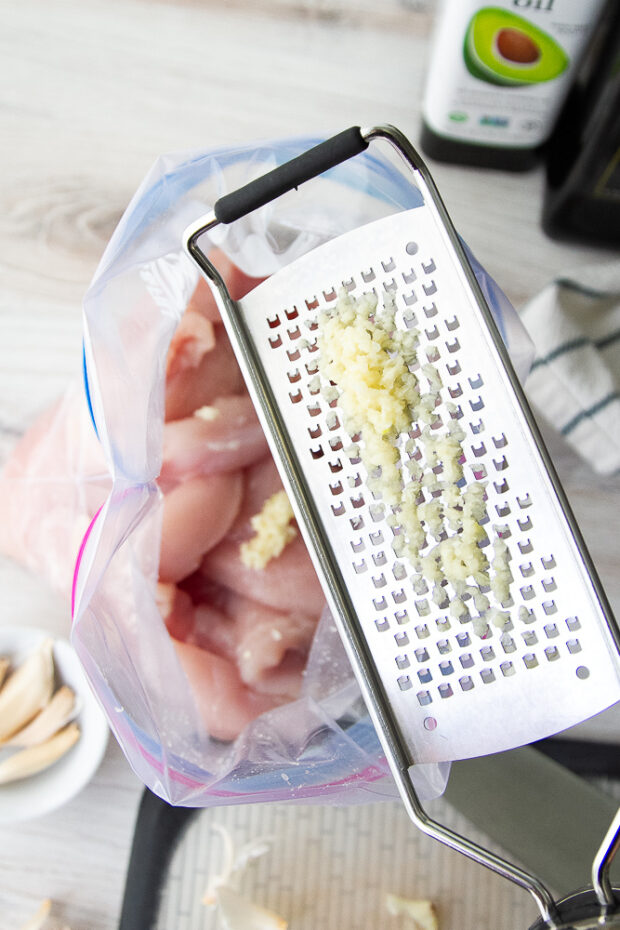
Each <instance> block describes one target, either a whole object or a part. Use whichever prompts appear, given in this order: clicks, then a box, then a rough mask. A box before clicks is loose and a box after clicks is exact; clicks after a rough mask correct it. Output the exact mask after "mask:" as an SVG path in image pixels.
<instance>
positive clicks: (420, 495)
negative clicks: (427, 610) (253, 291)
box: [318, 290, 512, 635]
mask: <svg viewBox="0 0 620 930" xmlns="http://www.w3.org/2000/svg"><path fill="white" fill-rule="evenodd" d="M395 314H396V307H395V303H394V298H393V297H392V296H391V295H390V294H387V295H386V297H385V301H384V306H383V308H380V307H379V306H378V301H377V298H376V296H375V295H374V294H364V295H362V296H361V297H360V298H358V299H356V298H354V297H352V296H351V295H350V294H348V293H347V292H346V290H342V291H341V292H340V294H339V297H338V301H337V302H336V304H335V305H334V307H333V308H330V309H329V310H325V311H323V312H321V313H320V315H319V320H318V322H319V339H318V348H319V354H320V362H319V372H320V375H321V376H322V378H323V379H324V381H323V383H324V382H328V384H327V385H325V384H324V386H323V395H324V396H325V398H326V400H328V402H332V401H333V400H335V399H336V400H337V402H338V405H339V407H340V409H341V410H342V413H343V418H344V422H343V425H344V428H345V430H346V431H347V432H348V433H349V435H350V436H357V435H358V434H359V436H360V442H359V444H354V445H353V446H352V447H350V448H349V450H347V451H348V453H349V454H350V455H355V456H358V455H359V457H360V458H361V461H362V463H363V465H364V467H365V469H366V472H367V476H368V477H367V482H366V484H367V486H368V487H369V489H370V490H371V492H372V493H373V494H374V495H375V497H377V498H380V499H381V501H382V502H383V504H384V505H385V506H386V507H388V508H390V510H391V512H387V513H386V518H387V520H388V523H389V524H390V526H391V527H392V529H393V531H394V540H393V542H392V547H393V549H394V552H395V553H396V555H397V557H399V558H406V559H407V560H408V561H409V562H410V564H411V565H412V566H413V567H414V570H415V571H416V573H417V574H418V580H420V579H421V578H425V579H426V581H427V582H430V583H431V585H432V586H433V593H432V596H433V600H434V601H435V603H436V604H438V605H441V606H447V603H446V602H447V601H449V598H448V595H447V593H446V591H445V585H446V582H449V583H450V585H451V586H452V588H453V590H454V592H455V596H454V597H453V598H452V599H451V601H450V610H451V613H452V614H453V615H454V616H456V617H458V616H462V615H463V614H465V613H467V607H466V606H465V604H464V603H463V600H462V598H463V597H464V596H467V595H470V596H472V598H473V601H474V606H475V608H476V610H477V611H478V613H479V616H478V617H474V618H473V622H474V629H475V630H476V632H478V633H480V635H484V632H485V631H486V629H487V624H488V623H489V622H491V623H493V624H494V625H496V626H499V627H503V626H504V625H505V623H506V621H507V619H508V618H509V614H508V613H506V612H505V611H501V610H499V609H498V608H497V607H492V606H491V604H490V601H489V598H488V597H486V595H484V594H483V593H482V592H481V591H480V587H484V588H487V589H490V591H491V593H492V594H493V596H494V598H495V599H496V600H497V602H498V603H499V604H502V603H504V602H506V601H507V600H508V598H509V596H510V591H509V585H510V582H511V581H512V575H511V572H510V568H509V565H508V560H509V557H510V554H509V551H508V547H507V546H506V544H505V542H504V541H503V540H502V539H500V538H499V537H498V538H497V539H495V540H494V541H493V558H492V559H491V562H490V563H489V560H488V558H487V556H486V555H485V552H484V549H483V548H481V547H480V545H479V543H481V542H483V541H484V540H485V538H486V535H487V534H486V531H485V529H484V528H483V527H482V526H481V523H480V521H481V520H482V519H483V518H484V516H485V513H486V507H485V488H486V482H482V481H472V482H470V483H469V484H467V483H466V481H465V478H464V473H463V464H462V463H463V461H464V452H463V446H462V442H463V440H464V439H465V433H464V431H463V429H462V427H461V426H460V424H459V422H458V420H457V419H456V417H455V416H454V414H455V413H456V408H455V406H454V405H453V404H451V403H449V402H446V401H444V400H443V398H442V396H441V392H442V387H443V383H442V380H441V375H440V373H439V371H438V370H437V368H436V367H435V365H434V364H432V363H431V362H430V361H428V362H425V363H424V364H419V360H418V354H417V350H418V347H419V332H418V331H417V330H416V329H413V328H412V329H402V328H398V327H397V325H396V322H395ZM414 370H415V372H416V373H415V374H414ZM439 408H441V414H443V418H444V419H447V422H444V419H442V417H441V416H440V413H439ZM446 414H447V416H446ZM412 424H418V427H419V435H417V436H416V438H415V439H414V438H412V435H411V431H412ZM408 434H409V435H408ZM433 540H434V545H432V541H433Z"/></svg>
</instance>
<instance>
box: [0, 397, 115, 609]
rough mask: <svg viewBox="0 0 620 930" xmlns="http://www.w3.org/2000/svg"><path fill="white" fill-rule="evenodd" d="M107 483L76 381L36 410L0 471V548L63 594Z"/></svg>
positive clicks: (98, 448)
mask: <svg viewBox="0 0 620 930" xmlns="http://www.w3.org/2000/svg"><path fill="white" fill-rule="evenodd" d="M110 486H111V481H110V477H109V474H108V470H107V466H106V464H105V460H104V457H103V453H102V451H101V448H100V446H99V442H98V440H97V437H96V435H95V431H94V429H93V426H92V423H91V422H90V419H89V416H88V411H87V408H86V403H85V400H84V395H83V392H82V390H81V389H80V388H79V387H78V386H76V387H75V388H72V389H70V390H68V391H67V392H66V394H65V395H64V396H63V397H62V398H61V399H60V400H59V401H57V402H56V403H54V404H53V405H52V406H51V407H50V408H49V410H47V411H46V412H45V413H43V414H42V415H41V416H39V418H38V419H37V420H36V421H35V423H34V424H33V425H32V426H31V427H30V428H29V430H28V431H27V432H26V433H25V434H24V436H23V437H22V438H21V439H20V440H19V442H18V443H17V445H16V446H15V448H14V449H13V451H12V452H11V455H10V457H9V458H8V460H7V462H6V464H5V466H4V468H3V469H2V471H1V472H0V553H2V554H3V555H6V556H9V557H10V558H12V559H15V560H16V561H17V562H20V563H21V564H23V565H25V566H26V568H28V569H29V570H30V571H32V572H33V573H35V574H37V575H39V576H41V577H43V578H45V579H46V581H47V582H48V583H49V584H50V585H51V586H52V587H53V588H54V590H56V591H57V592H58V593H59V594H61V595H62V596H64V597H67V598H69V596H70V593H71V584H72V580H73V567H74V563H75V558H76V556H77V553H78V550H79V547H80V543H81V542H82V538H83V536H84V533H85V532H86V530H87V528H88V525H89V523H90V521H91V519H92V518H93V516H94V515H95V513H96V512H97V510H98V509H99V507H100V506H101V505H102V503H103V502H104V501H105V498H106V496H107V494H108V492H109V489H110Z"/></svg>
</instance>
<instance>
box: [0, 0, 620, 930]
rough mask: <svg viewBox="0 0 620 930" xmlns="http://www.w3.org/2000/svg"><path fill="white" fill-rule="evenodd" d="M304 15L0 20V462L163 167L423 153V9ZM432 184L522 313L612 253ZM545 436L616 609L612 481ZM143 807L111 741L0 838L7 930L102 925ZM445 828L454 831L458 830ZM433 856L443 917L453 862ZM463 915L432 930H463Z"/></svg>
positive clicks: (31, 600)
mask: <svg viewBox="0 0 620 930" xmlns="http://www.w3.org/2000/svg"><path fill="white" fill-rule="evenodd" d="M307 6H308V9H309V11H310V12H308V13H306V14H304V12H303V9H304V7H303V4H297V5H294V4H287V3H286V2H284V0H282V2H279V3H278V2H272V3H271V4H270V5H269V8H268V9H266V10H265V11H263V12H261V4H260V3H254V4H253V3H252V2H251V0H247V2H246V3H244V2H242V0H238V2H236V3H234V4H231V5H230V6H227V5H226V4H225V3H221V4H219V3H208V2H202V3H197V2H192V0H187V2H179V3H172V2H164V0H155V2H151V3H147V2H143V0H124V2H121V0H89V2H88V3H83V2H81V3H80V2H78V0H56V2H55V3H53V4H50V3H49V2H46V0H20V2H19V3H11V4H9V3H8V2H4V3H2V4H0V139H1V140H2V141H1V144H0V459H1V458H2V457H4V456H5V455H6V453H7V451H8V450H9V449H10V447H11V445H12V443H13V442H14V441H15V439H16V437H17V436H18V435H19V434H20V433H21V432H22V431H23V430H24V429H25V428H26V427H27V425H28V423H29V422H30V421H31V419H32V418H33V416H34V415H35V413H36V412H37V411H38V410H40V409H42V408H43V407H44V406H45V405H46V404H47V403H48V402H49V401H51V400H52V399H53V398H54V397H56V396H57V395H58V394H59V393H60V392H61V391H62V390H63V388H64V387H65V386H66V385H67V383H68V382H69V381H70V380H71V379H72V378H74V377H77V376H78V373H79V364H80V340H81V299H82V296H83V293H84V291H85V289H86V287H87V285H88V283H89V280H90V278H91V277H92V275H93V273H94V270H95V267H96V264H97V261H98V258H99V256H100V255H101V252H102V250H103V247H104V245H105V243H106V241H107V238H108V237H109V235H110V234H111V232H112V230H113V228H114V226H115V224H116V222H117V220H118V219H119V217H120V215H121V213H122V211H123V209H124V207H125V206H126V204H127V202H128V200H129V198H130V197H131V195H132V194H133V192H134V190H135V189H136V187H137V186H138V184H139V183H140V181H141V180H142V178H143V176H144V175H145V173H146V172H147V170H148V169H149V168H150V166H151V164H152V163H153V161H154V160H155V158H156V157H157V155H159V154H160V153H163V152H169V151H183V150H190V149H193V148H198V147H205V146H210V145H214V146H215V145H221V144H230V143H235V142H248V141H251V140H253V139H258V138H269V137H278V136H285V135H293V134H310V133H317V134H319V133H323V134H329V133H332V132H336V131H338V130H340V129H342V128H345V127H346V126H349V125H352V124H355V123H357V124H362V125H368V124H373V123H377V122H391V123H394V124H395V125H396V126H398V127H399V128H400V129H402V130H403V131H404V132H405V133H406V134H407V135H409V136H410V137H411V138H412V140H414V141H415V140H416V139H417V137H418V131H419V109H420V94H421V87H422V81H423V75H424V68H425V61H426V57H427V52H428V27H429V21H430V17H429V15H428V13H425V12H424V10H423V9H422V7H423V6H424V5H423V4H418V7H419V10H418V12H416V9H415V7H416V4H414V3H411V2H410V3H409V4H406V3H404V2H403V4H402V5H400V6H399V3H398V0H392V3H389V4H387V5H386V10H387V9H388V8H389V15H387V13H386V15H384V16H382V15H381V14H380V13H378V12H377V10H378V8H379V7H380V6H381V5H380V3H378V2H377V3H372V2H367V3H364V4H361V5H360V8H359V9H360V12H359V15H357V16H356V14H355V12H349V14H347V15H343V16H338V15H336V16H330V15H329V9H330V5H329V4H328V3H326V2H316V3H308V4H307ZM336 6H337V7H338V9H340V8H345V7H347V4H346V3H340V4H337V5H336ZM349 6H351V5H349ZM300 10H301V12H300ZM420 10H421V11H420ZM432 167H433V169H434V174H435V178H436V181H437V183H438V185H439V188H440V190H441V191H442V194H443V196H444V199H445V201H446V204H447V206H448V209H449V211H450V212H451V214H452V217H453V219H454V221H455V223H456V225H457V228H458V229H459V231H460V233H461V234H462V235H463V237H464V238H465V239H466V240H467V242H468V243H469V245H470V246H471V247H472V249H473V250H474V252H475V253H476V254H477V256H478V258H479V260H480V261H481V262H482V263H483V264H484V265H485V266H486V267H487V269H488V270H489V271H490V272H491V274H493V275H494V276H495V277H496V279H497V280H498V281H499V282H500V284H501V285H502V287H503V288H504V290H505V291H506V293H507V294H508V296H509V297H510V298H511V299H512V300H513V302H514V303H515V305H516V306H517V307H520V306H522V305H523V304H524V303H525V301H527V299H528V298H529V297H531V296H533V295H534V294H535V293H536V292H537V291H538V290H539V289H540V288H541V287H542V286H543V285H544V284H545V283H546V282H547V281H548V280H549V279H551V278H552V277H553V276H554V275H555V274H556V273H557V272H559V271H560V270H562V269H564V268H567V267H574V266H576V265H578V264H580V263H583V264H585V263H587V262H588V261H590V260H600V259H601V258H604V257H605V253H604V252H600V251H596V252H595V251H594V250H590V249H587V248H581V247H574V246H568V245H560V244H557V243H553V242H551V241H550V240H548V239H547V238H546V237H545V236H544V234H543V233H542V231H541V229H540V227H539V222H538V219H539V211H540V204H541V192H542V188H543V178H542V173H541V172H538V171H535V172H533V173H531V174H526V175H516V176H510V175H506V174H494V173H488V172H487V173H485V172H479V171H475V170H471V169H461V168H458V167H447V166H440V165H436V166H434V165H433V166H432ZM608 254H609V253H608ZM545 434H546V435H547V437H548V440H549V446H550V450H551V453H552V456H553V459H554V461H555V464H556V466H557V468H558V471H559V473H560V476H561V478H562V480H563V482H564V484H565V488H566V491H567V493H568V495H569V498H570V501H571V503H572V505H573V507H574V510H575V512H576V515H577V518H578V520H579V522H580V524H581V527H582V531H583V533H584V535H585V537H586V540H587V542H588V544H589V546H590V549H591V553H592V556H593V558H594V561H595V564H596V565H597V567H598V570H599V572H600V575H601V578H602V581H603V583H604V585H605V587H606V589H607V593H608V595H609V598H610V600H611V602H612V606H613V607H614V609H615V611H616V613H620V572H619V571H618V566H619V565H620V534H618V532H617V518H618V515H619V512H620V506H619V504H620V480H619V479H618V478H617V477H616V478H607V479H601V478H598V477H596V476H595V475H594V473H593V472H592V471H591V470H590V469H589V467H588V466H587V465H586V464H585V463H583V462H582V461H581V460H579V459H578V458H577V457H576V456H575V455H574V454H573V453H572V452H571V451H570V450H568V449H567V448H566V446H565V445H564V444H563V443H562V442H561V441H560V440H559V439H557V438H556V437H555V436H554V435H553V434H551V433H550V432H549V431H548V430H547V429H545ZM614 514H615V520H614V519H613V515H614ZM610 517H612V519H610ZM0 589H1V592H2V597H1V598H0V624H8V623H15V622H19V623H24V624H30V625H33V626H47V627H49V629H50V630H51V631H52V632H54V633H56V634H59V635H60V634H65V635H66V634H67V632H68V627H69V619H68V613H67V608H66V605H65V604H63V603H61V602H60V601H59V600H58V599H57V598H56V597H55V596H53V595H52V594H50V592H49V591H48V590H47V588H46V587H45V585H44V584H42V583H41V582H39V581H37V580H36V579H32V578H31V577H29V576H28V575H27V574H26V573H25V572H24V571H22V570H21V569H20V568H18V567H16V566H14V565H12V564H11V563H8V562H3V563H1V564H0ZM140 791H141V786H140V784H139V783H138V781H137V779H136V778H135V776H134V775H133V774H132V772H131V771H130V770H129V768H128V766H127V764H126V762H125V760H124V757H123V756H122V753H121V752H120V750H119V748H118V747H117V746H116V744H115V743H114V742H113V741H111V742H110V746H109V750H108V752H107V755H106V757H105V760H104V762H103V764H102V765H101V768H100V769H99V771H98V772H97V774H96V776H95V777H94V778H93V780H92V782H91V783H90V784H89V785H88V787H87V788H86V789H85V790H84V791H83V792H82V793H81V794H80V795H79V796H78V797H77V798H75V799H74V800H73V801H72V802H70V803H69V804H68V805H67V806H66V807H64V808H63V809H61V810H59V811H57V812H55V813H53V814H50V815H48V816H46V817H43V818H41V819H39V820H36V821H33V822H31V823H27V824H24V825H20V826H19V827H15V828H2V829H0V930H5V928H6V930H11V928H16V927H19V926H21V924H22V923H24V922H25V921H26V919H27V918H28V917H29V916H30V915H31V913H33V912H34V911H35V910H36V907H37V905H38V902H39V901H40V900H41V899H42V898H43V897H47V896H49V897H51V898H53V899H54V901H55V902H57V906H56V911H55V913H56V914H57V916H58V918H59V919H62V920H63V921H64V922H65V923H68V924H70V925H71V927H72V928H73V930H112V928H115V927H116V925H117V920H118V913H119V908H120V900H121V895H122V889H123V881H124V871H125V867H126V862H127V857H128V853H129V846H130V841H131V834H132V828H133V818H134V812H135V808H136V805H137V801H138V798H139V795H140ZM456 826H457V827H459V828H460V829H466V827H465V826H464V825H463V824H461V823H460V822H459V821H458V818H457V821H456ZM429 842H430V841H429ZM433 855H434V856H435V859H434V861H435V868H436V869H437V874H440V875H445V881H444V879H443V878H442V882H443V884H442V887H441V897H442V900H443V901H444V902H446V903H445V907H447V908H448V910H447V911H446V913H448V912H449V902H450V900H451V898H450V895H451V890H450V889H451V886H450V873H451V869H452V862H453V859H452V857H453V856H454V854H452V853H447V852H444V851H443V850H441V851H439V852H435V853H433ZM474 868H475V867H473V866H472V869H474ZM442 870H443V872H442ZM465 874H469V873H465ZM472 874H473V873H472ZM476 874H477V870H476ZM485 881H488V884H487V885H486V886H485V887H486V889H487V893H488V895H489V899H488V901H489V903H488V910H487V912H486V913H487V915H488V918H489V924H488V925H489V926H497V927H500V928H501V930H513V918H512V917H511V918H510V920H509V921H508V922H507V923H502V922H501V915H502V914H503V915H506V914H508V913H510V914H513V915H515V914H516V913H517V911H516V910H515V908H518V904H517V902H519V901H521V900H522V895H523V893H522V892H520V891H518V890H516V889H512V888H511V887H507V886H506V885H505V883H503V882H501V881H500V880H499V879H495V878H494V877H493V876H489V877H488V879H486V878H485ZM460 895H461V898H462V895H463V890H462V889H461V891H460ZM459 900H460V898H459ZM468 913H469V912H461V915H460V918H459V915H458V914H457V915H456V918H455V919H457V923H456V924H454V926H452V925H446V926H444V928H443V930H457V926H458V930H474V926H478V924H477V923H475V922H474V917H473V916H471V915H470V917H468V916H467V914H468ZM472 913H473V912H472ZM533 916H534V915H533V914H531V917H532V919H533ZM453 917H454V914H453ZM58 926H60V924H58ZM519 926H520V924H519V922H518V920H517V918H516V917H515V918H514V930H518V927H519ZM170 930H172V928H170ZM342 930H345V927H342Z"/></svg>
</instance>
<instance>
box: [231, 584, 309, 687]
mask: <svg viewBox="0 0 620 930" xmlns="http://www.w3.org/2000/svg"><path fill="white" fill-rule="evenodd" d="M304 606H305V605H304ZM226 613H227V614H228V616H230V617H232V618H234V620H235V623H236V626H237V645H236V659H237V667H238V669H239V674H240V675H241V678H242V680H243V681H244V682H245V683H246V684H248V685H252V686H253V687H254V688H255V689H256V690H257V691H260V692H262V693H269V694H281V695H286V696H287V697H289V698H295V697H297V696H298V695H299V690H300V688H301V677H302V672H303V669H304V668H305V665H306V661H307V658H308V653H309V651H310V645H311V643H312V637H313V636H314V632H315V630H316V626H317V623H318V619H319V615H318V614H317V615H315V616H309V615H307V614H305V613H301V612H300V611H299V610H298V609H297V610H295V611H291V612H290V613H282V612H280V611H277V610H273V609H272V608H270V607H265V606H264V605H263V604H259V603H257V602H256V601H251V600H249V598H247V597H242V596H241V595H238V594H234V593H230V594H229V595H228V598H227V602H226Z"/></svg>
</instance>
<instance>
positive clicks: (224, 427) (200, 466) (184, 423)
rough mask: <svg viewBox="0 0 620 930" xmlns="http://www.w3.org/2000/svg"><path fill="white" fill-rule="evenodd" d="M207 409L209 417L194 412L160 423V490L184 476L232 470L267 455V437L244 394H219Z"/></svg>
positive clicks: (172, 484) (185, 477)
mask: <svg viewBox="0 0 620 930" xmlns="http://www.w3.org/2000/svg"><path fill="white" fill-rule="evenodd" d="M207 409H208V410H209V412H210V413H211V414H212V415H213V419H211V418H209V419H203V417H201V416H200V415H196V416H192V417H185V418H184V419H182V420H175V421H174V422H173V423H166V425H165V426H164V455H163V463H162V468H161V473H160V476H159V485H160V487H161V488H162V490H163V491H166V490H167V489H168V488H170V487H173V486H174V485H175V484H178V483H179V482H180V481H183V480H186V479H187V478H193V477H196V476H197V475H209V474H213V473H215V472H222V471H234V470H237V469H239V468H243V467H244V466H246V465H251V464H252V463H254V462H255V461H256V460H257V459H262V458H264V457H265V455H267V453H268V446H267V440H266V439H265V436H264V433H263V431H262V428H261V425H260V423H259V422H258V418H257V416H256V413H255V411H254V405H253V404H252V401H251V400H250V397H249V395H248V394H239V395H232V396H231V397H220V398H218V399H217V400H216V401H214V402H213V404H212V405H211V406H210V407H209V408H207Z"/></svg>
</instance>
